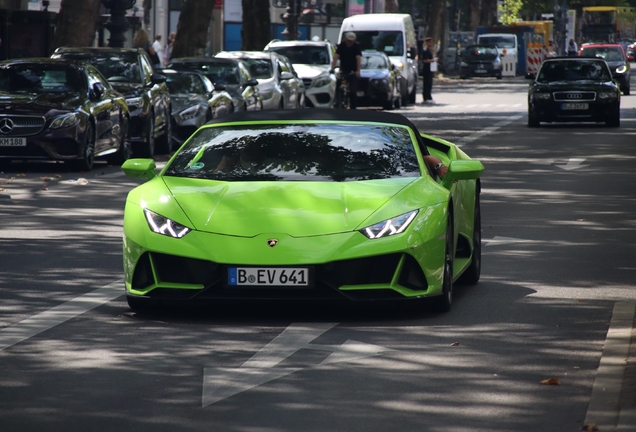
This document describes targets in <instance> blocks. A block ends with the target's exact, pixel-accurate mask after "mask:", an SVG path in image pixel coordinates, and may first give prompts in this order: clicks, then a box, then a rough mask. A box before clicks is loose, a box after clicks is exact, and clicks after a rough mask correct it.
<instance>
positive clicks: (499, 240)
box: [482, 236, 532, 246]
mask: <svg viewBox="0 0 636 432" xmlns="http://www.w3.org/2000/svg"><path fill="white" fill-rule="evenodd" d="M482 243H483V244H484V246H499V245H504V244H514V243H532V240H524V239H518V238H512V237H501V236H495V237H493V238H491V239H482Z"/></svg>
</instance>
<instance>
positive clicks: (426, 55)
mask: <svg viewBox="0 0 636 432" xmlns="http://www.w3.org/2000/svg"><path fill="white" fill-rule="evenodd" d="M424 45H425V47H424V49H423V50H422V52H421V53H420V60H421V61H422V80H423V87H424V88H423V91H422V96H423V97H424V103H427V102H433V96H432V95H431V90H432V89H433V72H431V63H434V62H436V61H437V57H435V56H434V55H433V38H431V37H427V38H426V39H424Z"/></svg>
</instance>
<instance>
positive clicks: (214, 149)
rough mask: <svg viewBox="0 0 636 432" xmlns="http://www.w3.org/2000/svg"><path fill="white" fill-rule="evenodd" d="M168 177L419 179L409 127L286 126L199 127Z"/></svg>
mask: <svg viewBox="0 0 636 432" xmlns="http://www.w3.org/2000/svg"><path fill="white" fill-rule="evenodd" d="M164 175H168V176H178V177H190V178H201V179H209V180H220V181H283V180H285V181H338V182H339V181H359V180H372V179H387V178H396V177H419V176H421V171H420V168H419V165H418V160H417V156H416V152H415V149H414V143H413V138H412V135H411V133H410V132H409V129H408V128H407V127H405V126H397V125H396V126H392V125H378V126H369V125H368V124H365V125H361V124H336V123H329V124H282V125H272V124H264V125H249V126H217V127H208V128H202V129H199V130H198V131H197V132H196V133H195V135H193V136H192V137H191V138H190V140H189V141H188V142H187V143H186V145H185V146H184V147H183V148H182V149H181V150H180V151H179V153H178V154H177V155H176V156H175V158H174V159H173V161H172V162H171V163H170V165H169V166H168V167H167V169H166V171H165V173H164Z"/></svg>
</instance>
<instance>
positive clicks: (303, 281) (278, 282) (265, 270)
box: [228, 267, 309, 287]
mask: <svg viewBox="0 0 636 432" xmlns="http://www.w3.org/2000/svg"><path fill="white" fill-rule="evenodd" d="M228 285H230V286H264V287H267V286H300V287H303V286H304V287H307V286H309V268H306V267H230V268H229V269H228Z"/></svg>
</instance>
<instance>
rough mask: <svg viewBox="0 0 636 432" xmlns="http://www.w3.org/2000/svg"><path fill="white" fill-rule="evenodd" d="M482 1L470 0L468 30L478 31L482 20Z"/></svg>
mask: <svg viewBox="0 0 636 432" xmlns="http://www.w3.org/2000/svg"><path fill="white" fill-rule="evenodd" d="M481 3H482V2H481V0H470V5H469V6H470V24H469V27H468V30H470V31H477V27H479V22H480V20H481Z"/></svg>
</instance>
